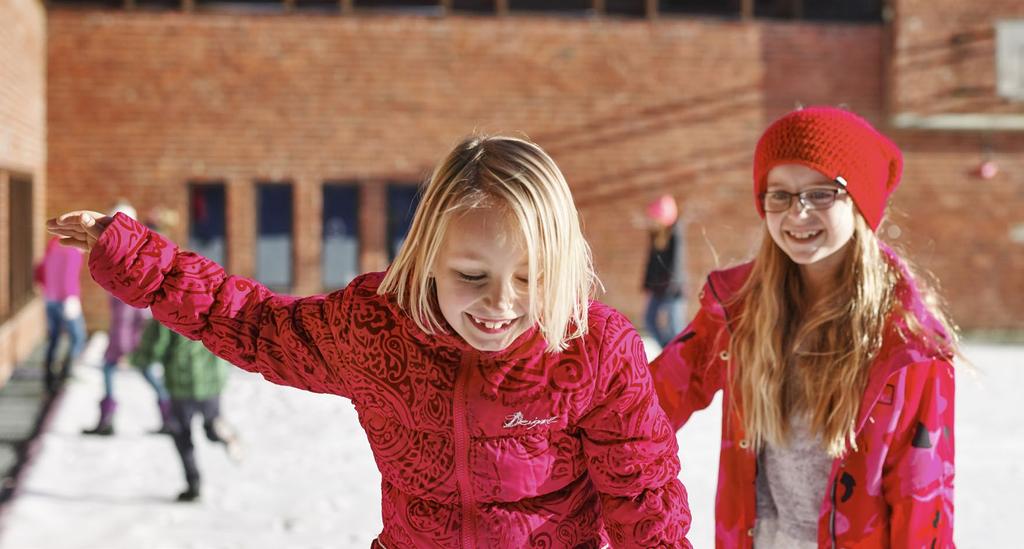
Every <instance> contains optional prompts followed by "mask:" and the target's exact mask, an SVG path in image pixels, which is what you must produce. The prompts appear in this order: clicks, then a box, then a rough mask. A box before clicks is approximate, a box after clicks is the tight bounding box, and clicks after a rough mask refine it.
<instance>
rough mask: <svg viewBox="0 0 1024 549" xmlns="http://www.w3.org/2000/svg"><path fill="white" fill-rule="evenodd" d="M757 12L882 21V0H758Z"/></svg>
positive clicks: (821, 19) (831, 18)
mask: <svg viewBox="0 0 1024 549" xmlns="http://www.w3.org/2000/svg"><path fill="white" fill-rule="evenodd" d="M754 15H756V16H757V17H779V18H788V19H791V18H796V19H810V20H815V21H881V20H882V0H755V1H754Z"/></svg>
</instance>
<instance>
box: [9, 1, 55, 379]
mask: <svg viewBox="0 0 1024 549" xmlns="http://www.w3.org/2000/svg"><path fill="white" fill-rule="evenodd" d="M45 66H46V13H45V10H44V9H43V6H42V5H41V4H40V3H39V2H37V1H35V0H0V385H3V382H4V381H5V380H6V379H7V377H8V376H9V375H10V368H11V365H12V364H13V363H14V362H15V361H17V360H19V359H20V358H22V357H24V356H25V355H26V354H27V353H28V352H29V351H31V349H32V348H33V347H34V346H35V345H36V344H37V343H38V341H39V339H40V337H41V329H42V327H43V326H44V324H45V319H44V315H43V306H42V302H41V301H40V300H39V299H38V298H36V296H35V293H34V290H33V288H32V268H31V265H32V260H33V257H39V255H40V254H41V253H42V248H43V236H42V233H43V219H44V218H43V206H44V203H45V200H46V194H45V188H46V71H45Z"/></svg>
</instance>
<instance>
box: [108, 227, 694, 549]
mask: <svg viewBox="0 0 1024 549" xmlns="http://www.w3.org/2000/svg"><path fill="white" fill-rule="evenodd" d="M89 268H90V270H91V271H92V276H93V278H94V279H95V280H96V281H97V282H98V283H99V284H100V285H101V286H102V287H103V288H105V289H107V290H108V291H110V292H111V293H113V294H114V295H116V296H117V297H119V298H121V299H122V300H123V301H125V302H126V303H129V304H131V305H134V306H137V307H141V306H150V307H152V311H153V316H154V317H155V318H156V319H158V320H159V321H161V322H163V323H164V324H166V325H168V326H170V327H171V328H173V329H174V330H176V331H178V332H181V333H183V334H184V335H186V336H188V337H191V338H193V339H202V341H203V343H204V344H205V345H206V346H207V347H209V348H210V350H212V351H213V352H214V353H216V354H217V355H219V356H221V357H223V358H225V359H227V360H229V361H230V362H232V363H234V364H236V365H238V366H240V367H241V368H244V369H246V370H250V371H254V372H259V373H260V374H262V375H263V376H264V377H266V378H267V379H268V380H270V381H272V382H274V383H279V384H282V385H290V386H293V387H298V388H301V389H306V390H309V391H314V392H319V393H332V394H337V395H341V396H344V397H347V398H350V399H352V401H353V403H354V404H355V408H356V410H357V412H358V415H359V421H360V424H361V425H362V427H363V429H364V430H365V431H366V434H367V436H368V437H369V441H370V447H371V448H372V450H373V453H374V457H375V458H376V462H377V466H378V467H379V468H380V471H381V475H382V477H383V482H382V492H383V493H382V502H383V503H382V505H383V510H382V514H383V520H384V530H383V532H382V533H381V534H380V537H379V539H378V542H379V544H382V545H383V546H385V547H387V548H389V549H392V548H399V547H402V548H405V547H463V548H470V547H481V548H498V547H517V548H518V547H537V548H555V547H599V546H602V545H604V544H606V543H609V542H610V543H612V544H613V545H614V546H616V547H689V546H690V545H689V543H688V542H687V541H686V538H685V535H686V532H687V530H688V529H689V523H690V515H689V509H688V507H687V501H686V491H685V490H684V488H683V486H682V484H681V483H680V482H679V480H678V479H677V477H678V475H679V460H678V457H677V452H678V448H677V446H676V442H675V433H674V431H673V430H672V427H671V426H670V425H669V423H668V420H667V418H666V417H665V414H664V412H663V411H662V410H661V408H660V407H659V406H658V402H657V399H656V397H655V394H654V389H653V387H652V385H651V378H650V374H649V372H648V370H647V361H646V358H645V355H644V349H643V345H642V343H641V340H640V338H639V336H638V335H637V333H636V331H635V330H634V329H633V328H632V326H631V325H630V324H629V322H628V321H627V320H626V319H625V318H624V317H623V316H622V315H620V314H619V313H616V312H615V311H613V310H612V309H610V308H608V307H606V306H604V305H601V304H598V303H593V304H592V305H591V307H590V315H589V317H590V325H589V330H588V332H587V335H586V337H584V338H582V339H575V340H573V341H572V342H571V344H570V346H569V348H568V349H567V350H565V351H564V352H562V353H561V354H550V353H544V352H543V351H544V348H545V342H544V340H543V338H542V337H541V335H540V332H539V331H538V330H536V329H533V330H530V331H529V332H527V333H525V334H523V335H522V336H521V337H520V338H519V339H517V340H516V341H515V342H514V343H513V344H512V345H511V346H510V347H509V348H508V349H506V350H504V351H500V352H481V351H477V350H475V349H473V348H472V347H470V346H468V345H466V344H465V343H463V342H462V341H461V340H460V339H457V338H456V337H454V336H447V335H427V334H426V333H424V332H422V331H421V330H419V329H418V328H417V327H416V325H415V323H413V322H412V320H411V319H410V318H409V317H408V316H407V315H405V314H403V313H402V312H401V311H400V310H398V309H397V308H396V306H395V305H394V303H393V302H392V301H391V300H390V299H388V298H386V297H382V296H378V295H377V293H376V290H377V287H378V285H379V283H380V281H381V279H382V277H383V275H382V273H372V274H366V275H362V276H360V277H358V278H356V279H355V280H353V281H352V283H351V284H349V285H348V287H347V288H345V289H343V290H340V291H337V292H334V293H332V294H330V295H327V296H314V297H307V298H301V299H298V298H292V297H285V296H279V295H275V294H273V293H272V292H270V291H269V290H267V289H266V288H265V287H263V286H261V285H260V284H258V283H256V282H253V281H252V280H248V279H245V278H239V277H234V276H228V275H226V274H225V273H224V270H223V269H222V268H221V267H220V266H218V265H217V264H215V263H214V262H212V261H210V260H208V259H205V258H203V257H200V256H197V255H195V254H192V253H190V252H184V251H179V250H178V249H177V247H176V246H174V244H172V243H171V242H169V241H167V240H165V239H164V238H163V237H161V236H160V235H158V234H156V233H152V232H150V231H149V230H147V229H146V228H145V227H143V226H142V225H140V224H139V223H137V222H135V221H134V220H132V219H131V218H129V217H126V216H124V215H121V214H119V215H117V216H116V217H115V219H114V222H113V223H112V224H111V226H110V227H109V228H108V229H107V230H106V231H104V233H103V235H102V237H101V238H100V240H99V242H98V243H97V245H96V246H95V247H94V248H93V250H92V253H91V255H90V258H89Z"/></svg>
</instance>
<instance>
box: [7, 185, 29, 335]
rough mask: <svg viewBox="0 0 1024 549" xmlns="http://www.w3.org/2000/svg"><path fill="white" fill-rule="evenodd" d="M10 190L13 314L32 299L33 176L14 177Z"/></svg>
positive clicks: (10, 269) (11, 301) (10, 312)
mask: <svg viewBox="0 0 1024 549" xmlns="http://www.w3.org/2000/svg"><path fill="white" fill-rule="evenodd" d="M9 190H10V192H9V194H8V197H9V198H8V212H7V215H8V217H7V219H8V222H9V223H10V225H9V227H8V242H7V245H8V250H10V258H9V262H8V264H7V268H8V272H9V273H10V277H11V278H10V289H9V291H8V303H10V307H9V308H8V310H7V316H10V315H13V314H15V313H17V312H18V310H20V309H21V307H22V306H23V305H25V304H26V303H28V302H29V301H30V300H31V299H32V238H33V237H34V235H35V231H33V230H32V180H31V179H28V178H21V177H11V179H10V188H9Z"/></svg>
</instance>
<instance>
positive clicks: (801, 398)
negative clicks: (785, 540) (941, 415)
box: [729, 212, 956, 457]
mask: <svg viewBox="0 0 1024 549" xmlns="http://www.w3.org/2000/svg"><path fill="white" fill-rule="evenodd" d="M854 217H855V228H854V234H853V237H852V238H851V240H850V242H849V243H848V244H847V246H846V250H845V252H841V253H845V256H844V259H843V263H842V265H841V266H840V269H839V272H838V275H837V279H836V280H835V285H834V286H833V287H832V290H831V291H830V292H829V293H828V294H827V295H825V296H824V297H822V298H821V299H820V300H819V301H818V302H817V303H808V300H807V298H806V292H805V291H804V286H803V282H802V279H801V276H800V272H799V267H798V265H797V264H796V263H794V262H793V261H792V260H790V259H789V257H788V256H786V254H785V253H784V252H783V251H782V250H781V249H780V248H779V247H778V245H776V244H775V242H774V241H773V240H772V238H771V236H770V235H769V234H768V233H767V231H766V232H765V234H764V238H763V241H762V244H761V248H760V250H759V252H758V254H757V257H756V258H755V260H754V264H753V270H752V272H751V273H750V276H749V278H748V279H747V281H746V283H745V284H744V285H743V287H742V288H741V289H740V290H739V292H738V293H737V295H736V297H735V300H734V301H733V305H735V310H737V311H739V313H738V314H737V315H736V317H735V319H734V321H733V325H732V326H733V327H732V335H731V340H730V344H729V346H730V354H731V356H732V360H731V365H732V366H731V367H730V382H731V383H733V387H734V389H735V390H736V394H737V395H738V402H737V404H738V405H739V406H741V407H742V417H743V427H744V430H745V431H746V435H747V438H748V439H749V440H751V441H752V442H753V445H754V448H756V449H760V448H762V447H763V446H764V444H765V443H770V444H772V445H784V444H785V443H786V441H787V439H788V434H789V429H788V427H789V423H788V420H789V418H790V417H791V415H792V414H794V413H806V414H807V417H808V420H809V425H810V430H811V432H812V433H813V434H816V435H818V436H820V437H821V439H822V442H823V444H824V447H825V450H826V451H827V452H828V454H829V455H830V456H832V457H838V456H841V455H843V454H844V453H845V451H846V449H847V447H848V445H849V447H850V448H853V449H856V448H857V446H856V442H855V440H854V436H855V429H856V425H855V424H856V421H857V415H858V413H859V410H860V401H861V396H862V394H863V392H864V389H865V387H866V384H867V378H868V369H869V367H870V365H871V362H872V361H873V360H874V359H875V357H876V356H877V355H878V352H879V351H880V350H881V348H882V340H883V337H884V336H885V330H886V327H887V322H888V321H890V319H891V318H892V315H894V314H895V315H898V316H899V317H900V318H902V320H903V321H904V322H905V325H906V326H907V327H908V328H909V329H910V331H912V332H914V333H917V334H919V335H921V336H923V337H925V338H927V339H928V340H929V341H931V342H934V343H936V344H938V345H940V346H941V348H944V349H954V348H955V333H956V332H955V330H954V328H953V327H952V325H951V324H950V322H949V321H948V320H947V317H946V315H945V314H944V313H943V312H942V311H941V309H940V308H939V307H938V306H936V304H935V300H934V299H932V297H933V296H932V295H931V293H930V292H927V291H925V293H926V294H927V295H926V296H925V297H926V299H924V301H925V303H926V305H927V306H928V309H929V312H931V313H932V314H933V315H934V316H935V318H936V320H938V321H939V323H940V324H941V326H942V328H941V330H944V331H945V332H946V333H939V332H935V331H934V330H932V329H929V328H926V327H924V326H922V324H921V323H920V322H918V319H917V318H916V317H915V316H914V313H913V311H910V310H906V309H905V308H903V307H902V305H901V303H900V300H899V296H898V295H897V285H898V284H899V283H900V282H901V278H902V277H904V276H910V275H909V274H906V273H904V272H903V271H902V270H901V268H900V266H899V265H895V264H893V262H892V261H891V260H890V258H888V257H886V255H885V252H883V251H882V248H881V245H880V242H879V241H878V238H877V237H876V236H875V233H874V232H872V230H871V229H870V227H869V226H868V224H867V222H866V221H865V220H864V218H863V217H862V216H861V215H860V213H859V212H857V213H855V214H854ZM907 273H909V271H907Z"/></svg>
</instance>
